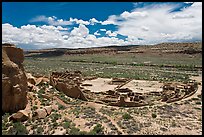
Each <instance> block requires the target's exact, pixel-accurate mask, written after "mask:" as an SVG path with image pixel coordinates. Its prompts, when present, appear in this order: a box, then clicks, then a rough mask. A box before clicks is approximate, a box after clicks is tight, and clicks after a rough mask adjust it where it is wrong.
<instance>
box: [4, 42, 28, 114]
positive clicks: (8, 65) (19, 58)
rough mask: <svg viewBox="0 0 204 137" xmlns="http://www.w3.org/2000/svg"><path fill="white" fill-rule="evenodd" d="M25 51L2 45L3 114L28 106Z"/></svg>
mask: <svg viewBox="0 0 204 137" xmlns="http://www.w3.org/2000/svg"><path fill="white" fill-rule="evenodd" d="M23 61H24V55H23V50H22V49H20V48H16V47H15V46H14V45H10V44H2V112H17V111H18V110H21V109H24V108H25V107H26V104H27V102H28V101H27V89H28V85H27V78H26V75H25V72H24V68H23V65H22V63H23Z"/></svg>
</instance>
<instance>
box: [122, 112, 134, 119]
mask: <svg viewBox="0 0 204 137" xmlns="http://www.w3.org/2000/svg"><path fill="white" fill-rule="evenodd" d="M122 117H123V119H126V120H128V119H130V118H132V117H131V116H130V114H128V113H125V114H124V115H123V116H122Z"/></svg>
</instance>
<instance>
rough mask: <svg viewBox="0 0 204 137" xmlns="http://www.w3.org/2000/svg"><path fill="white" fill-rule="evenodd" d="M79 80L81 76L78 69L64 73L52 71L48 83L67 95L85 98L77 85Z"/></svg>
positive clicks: (79, 82)
mask: <svg viewBox="0 0 204 137" xmlns="http://www.w3.org/2000/svg"><path fill="white" fill-rule="evenodd" d="M81 81H82V76H81V72H80V71H75V72H73V73H71V72H68V71H66V72H65V73H63V72H52V74H51V76H50V85H52V86H53V87H55V88H56V89H57V90H59V91H61V92H63V93H64V94H66V95H67V96H69V97H73V98H76V99H82V100H87V98H86V97H85V96H84V94H83V93H82V90H81V88H80V86H79V85H80V84H81Z"/></svg>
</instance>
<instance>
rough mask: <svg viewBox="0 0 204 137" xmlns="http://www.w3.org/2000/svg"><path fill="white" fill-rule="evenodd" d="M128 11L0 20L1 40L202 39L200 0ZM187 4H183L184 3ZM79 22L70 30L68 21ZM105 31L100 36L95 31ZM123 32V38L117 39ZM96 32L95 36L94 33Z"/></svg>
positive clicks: (57, 43) (32, 43) (43, 43)
mask: <svg viewBox="0 0 204 137" xmlns="http://www.w3.org/2000/svg"><path fill="white" fill-rule="evenodd" d="M137 5H138V3H137V4H135V9H133V10H132V11H130V12H128V11H124V12H122V13H121V14H119V15H111V16H109V17H108V18H107V20H105V21H99V20H97V19H95V18H91V19H89V20H88V21H84V20H82V19H77V18H70V19H68V20H64V19H58V18H57V17H55V16H52V17H46V16H37V17H35V18H33V19H31V20H30V22H45V23H47V24H48V25H42V26H36V25H29V24H28V25H24V26H21V27H15V26H13V25H11V24H8V23H6V24H2V42H3V43H5V42H10V43H13V44H16V45H27V46H28V48H29V47H34V48H36V49H39V48H41V49H43V48H54V47H55V48H56V47H59V48H85V47H100V46H108V45H131V44H156V43H161V42H182V41H195V40H200V41H201V40H202V2H194V3H191V4H189V6H187V7H184V8H183V9H181V10H180V11H177V12H170V11H172V10H173V9H176V8H177V6H178V5H177V4H168V3H167V4H157V5H155V4H151V5H150V6H148V5H147V6H144V7H139V6H137ZM186 5H187V4H186ZM74 23H75V24H79V26H78V27H74V28H73V30H72V31H71V32H70V31H69V30H70V29H71V27H70V26H69V25H72V24H74ZM98 24H100V25H108V24H114V25H116V26H117V30H116V31H112V30H106V29H105V28H106V26H103V28H101V29H99V30H97V31H95V32H94V33H93V34H90V32H92V31H89V28H88V25H98ZM102 31H103V33H104V32H105V34H106V35H105V36H103V37H102V35H100V33H99V32H102ZM120 35H123V36H126V37H127V38H125V39H119V38H117V37H118V36H120ZM96 36H98V37H96Z"/></svg>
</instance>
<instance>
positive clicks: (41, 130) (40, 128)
mask: <svg viewBox="0 0 204 137" xmlns="http://www.w3.org/2000/svg"><path fill="white" fill-rule="evenodd" d="M42 132H43V127H41V126H39V127H37V133H38V134H42Z"/></svg>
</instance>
